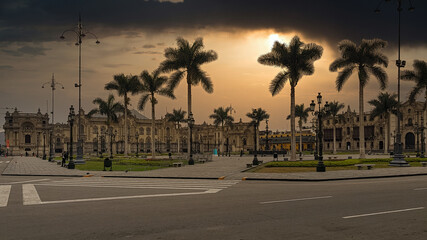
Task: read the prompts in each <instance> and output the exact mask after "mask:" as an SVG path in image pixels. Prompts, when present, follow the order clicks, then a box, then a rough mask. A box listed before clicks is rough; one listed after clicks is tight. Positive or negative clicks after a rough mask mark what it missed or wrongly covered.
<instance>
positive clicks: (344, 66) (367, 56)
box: [329, 39, 388, 158]
mask: <svg viewBox="0 0 427 240" xmlns="http://www.w3.org/2000/svg"><path fill="white" fill-rule="evenodd" d="M386 45H387V42H386V41H384V40H381V39H372V40H366V39H363V40H362V42H361V43H360V45H359V46H357V45H356V44H355V43H353V42H352V41H350V40H343V41H341V42H340V43H339V44H338V49H339V50H340V52H341V57H339V58H337V59H336V60H335V61H334V62H332V63H331V65H330V66H329V70H330V71H331V72H336V71H338V70H342V71H340V72H339V73H338V77H337V79H336V81H335V83H336V87H337V90H338V92H339V91H341V89H342V87H343V85H344V83H346V81H347V80H348V79H349V78H350V76H351V74H352V73H353V71H354V70H355V69H356V71H357V73H358V77H359V139H360V144H359V146H360V158H365V128H364V126H365V121H364V112H363V111H364V110H363V109H364V108H363V104H364V101H363V89H364V88H365V86H366V85H367V83H368V81H369V77H370V75H373V76H374V77H375V78H376V79H377V80H378V81H379V83H380V87H381V89H382V90H383V89H385V87H386V85H387V74H386V72H385V71H384V69H383V68H382V67H381V66H384V67H387V65H388V59H387V57H386V56H385V55H384V54H382V53H381V49H383V48H384V47H386Z"/></svg>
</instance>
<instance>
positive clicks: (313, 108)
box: [310, 93, 329, 172]
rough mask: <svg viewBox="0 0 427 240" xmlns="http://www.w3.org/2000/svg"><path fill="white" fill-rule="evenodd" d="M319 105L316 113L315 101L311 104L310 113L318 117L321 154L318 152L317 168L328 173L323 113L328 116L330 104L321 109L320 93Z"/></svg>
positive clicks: (318, 170) (318, 137) (318, 139)
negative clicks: (325, 161)
mask: <svg viewBox="0 0 427 240" xmlns="http://www.w3.org/2000/svg"><path fill="white" fill-rule="evenodd" d="M317 104H318V105H319V111H318V112H315V107H316V104H315V103H314V100H312V101H311V103H310V111H311V112H312V113H313V115H314V114H316V115H317V120H318V121H317V122H318V128H317V129H318V132H317V135H318V136H317V142H318V146H319V152H318V154H319V155H318V160H319V162H318V164H317V167H316V171H317V172H325V171H326V167H325V164H324V163H323V126H322V125H323V123H322V117H323V116H322V115H323V111H324V113H325V114H327V113H328V112H329V104H328V102H327V101H326V103H325V105H324V107H323V109H321V104H322V95H321V94H320V93H319V94H318V95H317Z"/></svg>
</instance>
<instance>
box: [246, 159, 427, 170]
mask: <svg viewBox="0 0 427 240" xmlns="http://www.w3.org/2000/svg"><path fill="white" fill-rule="evenodd" d="M390 161H391V158H378V159H347V160H330V161H329V160H324V161H323V162H324V164H325V166H326V171H337V170H357V167H355V166H354V165H355V164H375V166H374V169H375V168H390V166H389V162H390ZM406 161H408V162H409V164H410V165H411V166H412V167H421V166H422V164H421V163H420V162H425V161H427V159H425V158H409V159H406ZM316 166H317V161H292V162H291V161H280V162H268V163H265V164H262V165H260V166H258V167H256V168H253V169H251V170H249V172H257V173H298V172H316Z"/></svg>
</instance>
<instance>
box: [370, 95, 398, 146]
mask: <svg viewBox="0 0 427 240" xmlns="http://www.w3.org/2000/svg"><path fill="white" fill-rule="evenodd" d="M368 103H369V104H370V105H371V106H373V107H374V108H373V109H372V112H371V118H372V119H373V118H375V117H379V116H383V117H384V120H385V122H386V131H385V135H384V136H385V137H384V142H385V143H384V145H385V146H384V153H385V154H387V153H388V147H389V146H390V139H389V136H390V113H396V112H395V111H396V109H397V107H398V102H397V94H390V93H388V92H383V93H380V94H379V95H378V97H377V99H372V100H370V101H369V102H368Z"/></svg>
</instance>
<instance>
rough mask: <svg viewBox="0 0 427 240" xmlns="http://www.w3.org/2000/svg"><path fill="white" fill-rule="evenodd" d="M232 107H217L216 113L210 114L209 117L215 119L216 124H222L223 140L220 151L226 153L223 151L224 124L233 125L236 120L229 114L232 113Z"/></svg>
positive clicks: (222, 138) (222, 139) (222, 140)
mask: <svg viewBox="0 0 427 240" xmlns="http://www.w3.org/2000/svg"><path fill="white" fill-rule="evenodd" d="M231 110H232V108H231V107H226V108H223V107H219V108H217V109H214V113H213V114H211V115H210V116H209V118H211V119H213V120H214V124H215V126H219V125H221V138H220V139H221V140H220V141H221V142H220V145H219V148H220V152H222V153H224V151H223V143H224V125H231V124H232V123H233V121H234V118H233V117H232V116H231V115H229V114H231Z"/></svg>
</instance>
